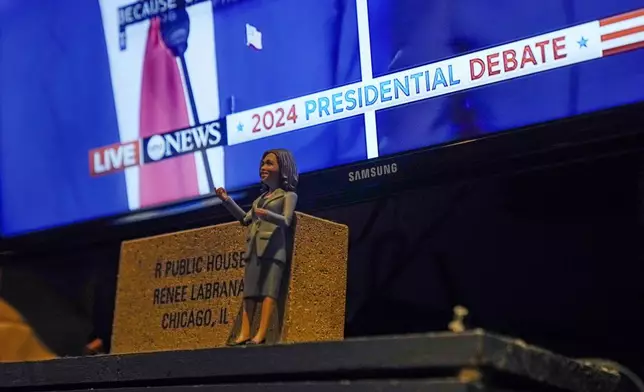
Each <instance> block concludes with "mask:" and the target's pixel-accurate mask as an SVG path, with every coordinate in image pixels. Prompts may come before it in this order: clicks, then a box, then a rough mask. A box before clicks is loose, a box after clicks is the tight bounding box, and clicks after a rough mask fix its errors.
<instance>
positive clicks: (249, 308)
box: [235, 299, 255, 344]
mask: <svg viewBox="0 0 644 392" xmlns="http://www.w3.org/2000/svg"><path fill="white" fill-rule="evenodd" d="M254 311H255V302H254V301H253V300H252V299H245V300H244V308H243V309H242V320H241V329H240V331H239V336H237V340H235V343H236V344H240V343H243V342H246V341H248V340H249V339H250V321H251V320H250V316H249V314H252V313H254Z"/></svg>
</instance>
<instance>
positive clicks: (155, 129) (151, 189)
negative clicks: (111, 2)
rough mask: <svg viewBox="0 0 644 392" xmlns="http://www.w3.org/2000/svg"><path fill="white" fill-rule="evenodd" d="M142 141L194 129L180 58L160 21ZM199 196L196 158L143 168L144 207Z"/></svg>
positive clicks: (150, 55)
mask: <svg viewBox="0 0 644 392" xmlns="http://www.w3.org/2000/svg"><path fill="white" fill-rule="evenodd" d="M140 116H141V117H140V124H139V137H140V138H145V137H148V136H152V135H155V134H159V133H164V132H167V131H171V130H175V129H180V128H186V127H189V126H190V121H189V118H188V108H187V106H186V98H185V96H184V91H183V83H182V80H181V74H180V73H179V67H178V64H177V60H176V58H175V57H174V56H173V55H172V53H171V52H170V50H169V49H168V48H167V47H166V46H165V43H164V42H163V39H162V38H161V29H160V21H159V19H158V18H154V19H152V20H151V21H150V30H149V31H148V41H147V45H146V48H145V58H144V60H143V80H142V85H141V111H140ZM197 195H199V185H198V182H197V168H196V164H195V158H194V156H193V155H192V154H188V155H184V156H181V157H177V158H171V159H168V160H165V161H161V162H155V163H151V164H147V165H143V166H141V168H140V198H141V200H140V202H141V207H149V206H152V205H155V204H159V203H167V202H171V201H175V200H177V199H182V198H188V197H193V196H197Z"/></svg>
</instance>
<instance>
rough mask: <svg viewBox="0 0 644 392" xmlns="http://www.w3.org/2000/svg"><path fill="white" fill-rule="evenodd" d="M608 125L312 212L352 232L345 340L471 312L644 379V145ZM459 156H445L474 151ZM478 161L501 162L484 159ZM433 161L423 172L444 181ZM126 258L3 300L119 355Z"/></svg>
mask: <svg viewBox="0 0 644 392" xmlns="http://www.w3.org/2000/svg"><path fill="white" fill-rule="evenodd" d="M640 109H641V108H640ZM640 112H641V111H640ZM611 118H613V119H614V121H612V122H611V121H610V119H611ZM621 118H623V117H621ZM608 119H609V120H606V121H608V122H604V123H602V127H603V128H605V132H606V133H605V134H604V135H606V134H610V135H613V136H614V137H612V138H605V137H604V138H599V139H597V138H595V139H593V138H592V137H590V136H589V135H586V136H587V137H585V138H584V139H583V142H582V141H578V142H576V143H563V142H561V141H560V142H556V143H555V142H554V139H553V141H552V143H550V144H549V145H550V148H549V149H547V151H545V152H544V154H542V155H541V158H539V159H536V158H534V154H533V155H532V156H533V157H532V158H531V159H527V158H525V155H524V156H521V157H520V159H517V158H516V157H515V158H513V159H507V160H505V161H503V162H497V163H498V164H496V165H495V166H494V168H495V169H494V170H492V168H491V167H490V168H488V169H489V170H487V169H486V170H474V169H478V168H480V167H481V166H480V165H479V164H478V163H474V161H473V155H472V154H471V151H470V152H468V154H465V155H462V157H464V158H463V159H462V161H460V163H458V164H457V163H454V165H453V166H452V167H451V169H453V170H452V171H450V174H449V175H444V176H435V177H436V178H439V177H440V178H441V181H418V180H416V181H410V182H408V183H403V182H400V183H395V184H394V183H390V184H388V185H382V186H380V187H378V186H374V187H373V188H372V192H371V194H370V195H369V197H364V195H362V196H363V197H360V198H357V197H352V196H351V195H348V194H347V195H345V196H343V198H342V200H340V199H337V200H336V201H335V202H334V203H331V202H319V203H317V202H315V203H314V202H310V203H306V202H305V203H303V204H302V205H301V208H300V210H301V211H302V212H307V213H312V214H315V215H316V216H319V217H322V218H327V219H330V220H333V221H336V222H341V223H344V224H347V225H348V226H349V227H350V255H349V266H348V270H349V274H348V294H347V295H348V297H347V318H346V320H347V321H346V335H347V336H366V335H376V334H393V333H408V332H424V331H432V330H446V329H447V323H448V322H449V321H450V320H451V317H452V307H453V306H454V305H456V304H462V305H465V306H466V307H467V308H469V310H470V317H469V319H468V323H469V325H470V326H471V327H482V328H485V329H488V330H490V331H493V332H498V333H502V334H507V335H511V336H515V337H519V338H522V339H524V340H526V341H527V342H528V343H532V344H537V345H541V346H544V347H545V348H548V349H551V350H554V351H557V352H560V353H562V354H565V355H569V356H573V357H603V358H610V359H614V360H617V361H619V362H621V363H622V364H624V365H626V366H629V367H630V368H632V369H633V370H635V371H637V372H639V373H640V374H644V356H643V355H642V353H644V337H643V336H644V334H643V333H642V331H644V312H643V311H642V310H643V309H644V285H643V284H642V277H643V276H644V265H643V263H642V261H643V260H642V259H643V256H644V252H643V250H642V237H643V234H644V233H643V228H644V226H643V225H642V223H643V222H642V218H643V217H644V211H643V210H642V207H643V205H642V203H643V201H644V199H643V189H642V186H643V185H644V182H643V180H644V176H643V174H644V173H643V169H644V166H643V165H644V158H643V157H644V155H643V154H642V150H643V149H644V136H642V133H640V131H642V130H643V129H642V127H641V125H640V124H641V122H639V123H638V122H637V121H634V122H631V123H630V125H629V127H630V128H629V127H626V126H625V127H624V128H623V129H626V128H629V132H622V133H620V132H617V131H616V130H615V129H614V127H615V125H614V124H615V123H617V122H618V120H616V117H608ZM593 121H596V120H593ZM580 127H581V125H579V124H567V125H566V126H565V128H566V129H569V130H570V132H568V133H566V132H564V131H562V129H557V130H556V132H554V133H556V134H557V135H559V136H558V137H562V135H570V134H571V132H573V131H575V130H579V129H581V128H580ZM544 129H550V128H547V127H546V128H544ZM530 132H531V133H530V135H536V134H538V133H539V132H542V133H543V132H546V131H544V130H542V131H539V130H531V131H530ZM548 132H549V131H548ZM573 133H574V132H573ZM520 139H521V140H527V139H526V138H525V137H520ZM517 140H518V139H517ZM515 141H516V140H515ZM590 141H592V142H590ZM513 143H514V142H513ZM529 144H530V145H532V146H534V145H535V143H534V142H533V141H530V143H529ZM580 146H581V147H580ZM523 147H525V146H523ZM523 147H522V145H520V144H517V145H516V150H517V151H519V150H521V149H522V148H523ZM450 148H451V150H449V151H450V152H448V153H447V154H448V155H446V156H451V155H453V154H462V152H463V151H464V149H465V147H458V146H453V147H450ZM459 148H460V149H459ZM468 148H469V147H468ZM580 148H581V149H580ZM441 153H444V152H441ZM424 154H430V155H431V154H434V155H436V154H439V152H436V151H434V152H431V151H430V152H425V153H424ZM488 155H489V156H488ZM477 156H478V157H481V156H488V158H489V159H488V161H493V160H494V159H493V158H497V157H495V156H494V153H493V152H492V151H491V150H487V149H484V150H480V151H478V155H477ZM419 162H420V161H419ZM427 162H428V163H426V164H427V165H428V166H423V165H422V164H421V166H419V167H416V169H415V170H416V172H415V173H424V172H431V171H432V170H434V169H435V168H434V167H432V166H431V160H430V161H427ZM421 163H422V162H421ZM402 167H404V165H402ZM466 168H469V169H470V170H469V171H468V170H465V169H466ZM499 168H501V169H502V170H500V169H499ZM307 178H308V179H309V180H310V181H320V180H319V178H318V177H314V176H312V177H303V179H302V181H303V183H305V182H306V181H307ZM410 178H411V179H413V176H412V177H410ZM417 178H419V177H418V176H417ZM405 184H406V185H405ZM317 186H319V187H322V188H324V187H331V188H333V187H334V186H340V185H333V184H332V183H321V184H317ZM198 214H201V215H203V216H202V218H203V219H202V221H201V223H200V224H205V223H208V224H210V223H213V222H215V221H217V220H218V219H219V220H230V218H229V217H227V215H226V214H225V212H223V207H220V206H218V207H214V208H212V209H210V210H207V211H200V212H199V213H198ZM209 214H211V215H212V216H215V215H216V216H217V219H215V218H212V219H211V218H210V217H209ZM172 222H174V224H175V228H174V229H178V228H185V227H186V226H185V225H183V226H182V225H180V224H179V223H178V221H176V222H175V221H173V220H172V219H170V226H163V231H171V230H172V224H173V223H172ZM194 222H195V221H193V222H192V223H191V224H190V225H192V226H194V225H197V224H196V223H194ZM137 230H138V229H137ZM153 232H155V231H154V230H152V229H146V230H143V229H140V231H138V232H137V233H134V234H132V232H130V233H129V234H128V236H129V237H132V236H145V235H150V234H151V233H153ZM156 232H158V229H157V231H156ZM77 235H80V234H77ZM71 242H72V241H71V239H70V243H71ZM82 243H85V244H84V245H82ZM34 244H35V243H34ZM119 247H120V239H116V238H112V237H105V238H103V237H100V236H99V237H97V238H95V239H94V241H92V242H91V243H87V242H86V241H85V242H83V241H81V242H79V243H78V244H75V245H73V246H67V247H61V246H57V247H56V246H54V245H53V244H50V245H42V244H38V245H33V246H32V248H31V249H28V248H23V249H21V250H19V251H16V252H7V253H4V254H3V256H2V265H3V269H2V272H3V274H2V285H1V287H0V296H2V297H4V298H5V299H7V300H8V301H9V302H10V303H12V304H14V306H16V307H17V308H18V309H19V310H20V311H21V312H22V313H23V314H24V315H25V317H26V318H27V319H28V321H29V322H30V323H31V324H32V325H33V326H34V328H35V329H36V331H37V333H38V334H39V335H40V336H41V337H42V339H43V340H44V341H45V343H46V344H47V345H49V346H50V347H51V348H52V349H53V350H55V351H56V352H57V353H58V354H60V355H80V354H81V352H82V347H83V345H84V344H85V343H87V342H89V340H90V339H91V338H93V337H95V336H98V337H101V338H102V339H103V340H104V341H105V342H106V343H107V344H108V348H109V341H110V333H111V323H112V315H113V307H114V293H115V287H116V276H117V271H118V255H119Z"/></svg>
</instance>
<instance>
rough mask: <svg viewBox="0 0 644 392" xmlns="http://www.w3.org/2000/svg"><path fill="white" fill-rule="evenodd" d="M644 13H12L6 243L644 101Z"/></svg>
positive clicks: (192, 9)
mask: <svg viewBox="0 0 644 392" xmlns="http://www.w3.org/2000/svg"><path fill="white" fill-rule="evenodd" d="M643 64H644V8H642V4H641V0H616V1H610V2H607V1H599V0H545V1H540V2H518V1H509V0H494V1H475V0H315V1H313V0H311V1H303V0H139V1H133V0H58V1H50V0H0V86H1V88H0V135H1V142H0V149H1V151H0V187H1V205H0V207H1V208H0V215H1V218H2V220H1V225H2V233H3V236H6V237H8V236H16V235H21V234H26V233H29V232H32V231H37V230H43V229H49V228H54V227H58V226H63V225H69V224H72V223H76V222H82V221H88V220H93V219H97V218H102V217H109V216H114V215H118V214H123V213H127V212H129V211H135V210H139V209H142V208H150V207H155V206H160V205H163V204H168V203H173V202H177V201H182V200H188V199H191V198H195V197H199V196H201V195H206V194H208V193H210V192H211V191H212V190H213V189H214V188H215V187H225V188H227V189H229V190H235V189H241V188H244V187H247V186H251V185H253V184H255V183H257V182H258V181H259V180H258V166H259V160H260V158H261V155H262V152H263V151H265V150H267V149H270V148H288V149H290V150H291V151H292V152H293V153H294V155H295V157H296V159H297V162H298V165H299V169H300V171H301V172H309V171H314V170H320V169H325V168H329V167H333V166H337V165H342V164H347V163H351V162H356V161H360V160H365V159H371V158H376V157H379V156H385V155H391V154H397V153H400V152H404V151H408V150H412V149H418V148H422V147H427V146H432V145H437V144H443V143H448V142H453V141H456V140H462V139H471V138H476V137H479V136H481V135H485V134H489V133H493V132H499V131H507V130H511V129H514V128H517V127H522V126H526V125H531V124H537V123H541V122H545V121H550V120H555V119H561V118H566V117H570V116H575V115H578V114H583V113H590V112H593V111H597V110H600V109H606V108H611V107H616V106H620V105H625V104H629V103H634V102H638V101H644V67H643V66H642V65H643Z"/></svg>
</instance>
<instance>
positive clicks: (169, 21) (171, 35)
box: [161, 6, 190, 57]
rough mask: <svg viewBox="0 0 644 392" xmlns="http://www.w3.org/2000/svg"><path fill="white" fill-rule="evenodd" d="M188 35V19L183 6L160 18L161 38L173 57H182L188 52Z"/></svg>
mask: <svg viewBox="0 0 644 392" xmlns="http://www.w3.org/2000/svg"><path fill="white" fill-rule="evenodd" d="M189 35H190V17H189V16H188V11H187V10H186V8H185V6H183V7H179V8H177V9H173V10H170V11H168V12H167V13H166V14H164V15H162V16H161V37H162V38H163V42H165V45H166V46H167V47H168V49H170V51H171V52H172V54H173V55H174V56H175V57H182V56H183V55H184V54H185V53H186V50H188V36H189Z"/></svg>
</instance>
